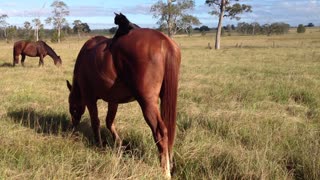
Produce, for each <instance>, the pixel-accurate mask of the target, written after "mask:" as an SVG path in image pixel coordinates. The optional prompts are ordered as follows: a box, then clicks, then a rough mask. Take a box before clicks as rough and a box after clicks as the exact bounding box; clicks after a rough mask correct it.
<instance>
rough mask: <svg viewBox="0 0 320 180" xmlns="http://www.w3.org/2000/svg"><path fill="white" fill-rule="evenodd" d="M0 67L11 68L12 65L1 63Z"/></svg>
mask: <svg viewBox="0 0 320 180" xmlns="http://www.w3.org/2000/svg"><path fill="white" fill-rule="evenodd" d="M0 67H13V65H12V63H2V64H1V65H0Z"/></svg>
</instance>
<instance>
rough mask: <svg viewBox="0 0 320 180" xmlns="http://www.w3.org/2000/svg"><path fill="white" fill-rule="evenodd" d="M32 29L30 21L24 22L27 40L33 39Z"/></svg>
mask: <svg viewBox="0 0 320 180" xmlns="http://www.w3.org/2000/svg"><path fill="white" fill-rule="evenodd" d="M31 30H32V26H31V23H30V22H29V21H25V22H24V34H25V37H24V38H25V39H27V40H31V39H32V35H31Z"/></svg>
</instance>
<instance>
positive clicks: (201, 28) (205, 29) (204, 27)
mask: <svg viewBox="0 0 320 180" xmlns="http://www.w3.org/2000/svg"><path fill="white" fill-rule="evenodd" d="M199 30H200V31H201V32H202V31H210V28H209V27H208V26H205V25H203V26H201V27H200V28H199Z"/></svg>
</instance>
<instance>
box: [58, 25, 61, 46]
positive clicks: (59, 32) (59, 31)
mask: <svg viewBox="0 0 320 180" xmlns="http://www.w3.org/2000/svg"><path fill="white" fill-rule="evenodd" d="M60 34H61V28H60V27H58V43H60Z"/></svg>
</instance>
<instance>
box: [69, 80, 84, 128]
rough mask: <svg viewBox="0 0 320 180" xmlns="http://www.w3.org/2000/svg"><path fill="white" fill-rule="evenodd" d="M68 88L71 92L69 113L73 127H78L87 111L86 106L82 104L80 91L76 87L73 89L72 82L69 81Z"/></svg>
mask: <svg viewBox="0 0 320 180" xmlns="http://www.w3.org/2000/svg"><path fill="white" fill-rule="evenodd" d="M67 87H68V88H69V90H70V94H69V112H70V114H71V118H72V126H73V127H76V126H77V125H78V124H79V122H80V120H81V116H82V115H83V113H84V111H85V106H84V105H83V104H82V102H81V97H80V91H79V89H77V88H76V87H72V85H71V84H70V82H69V81H68V80H67Z"/></svg>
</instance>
